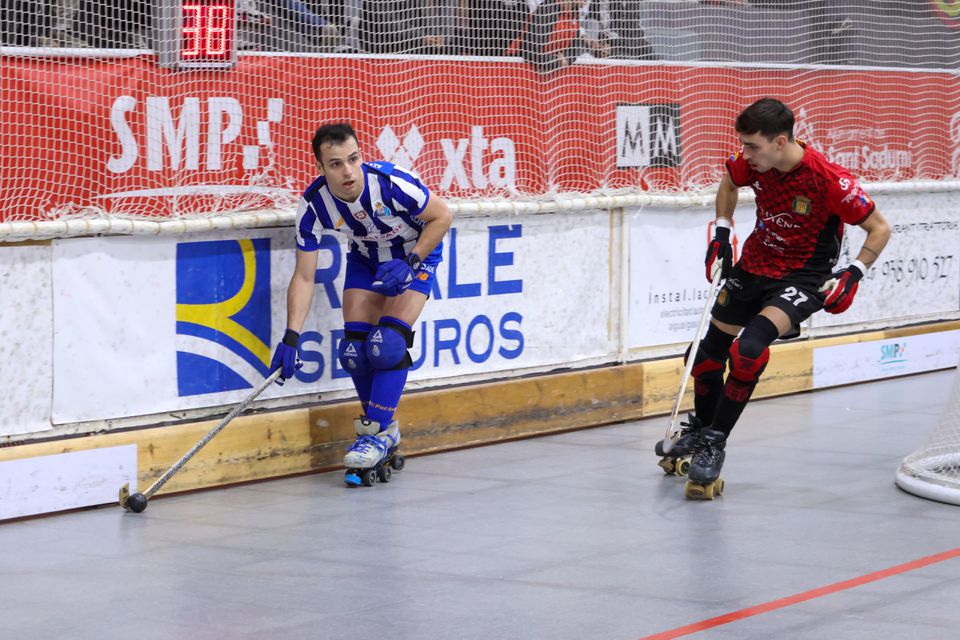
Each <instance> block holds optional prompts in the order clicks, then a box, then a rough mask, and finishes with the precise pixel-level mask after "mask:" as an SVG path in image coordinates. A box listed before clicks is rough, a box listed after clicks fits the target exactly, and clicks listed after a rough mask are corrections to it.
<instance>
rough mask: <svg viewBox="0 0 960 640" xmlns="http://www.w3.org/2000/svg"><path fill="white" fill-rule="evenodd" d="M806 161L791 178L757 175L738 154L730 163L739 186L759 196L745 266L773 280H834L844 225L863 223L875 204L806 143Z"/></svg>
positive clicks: (742, 264) (742, 260) (847, 174)
mask: <svg viewBox="0 0 960 640" xmlns="http://www.w3.org/2000/svg"><path fill="white" fill-rule="evenodd" d="M800 145H801V146H803V148H804V154H803V160H802V161H801V162H800V164H798V165H797V166H796V167H795V168H793V169H791V170H790V171H788V172H787V173H780V172H779V171H777V170H776V169H770V170H769V171H765V172H764V173H758V172H757V171H754V170H753V169H751V168H750V165H749V164H747V161H746V160H745V159H744V158H743V155H742V154H741V153H740V152H738V153H735V154H734V155H732V156H731V157H730V159H728V160H727V162H726V167H727V171H728V172H729V173H730V178H731V179H732V180H733V183H734V184H735V185H737V186H738V187H746V186H750V187H751V188H752V189H753V191H754V193H755V194H756V195H757V223H756V226H755V227H754V230H753V233H752V234H751V235H750V237H749V238H747V241H746V243H745V244H744V246H743V251H742V253H741V257H740V263H739V264H740V267H741V268H742V269H744V270H745V271H748V272H750V273H753V274H756V275H760V276H766V277H768V278H778V279H783V278H786V277H790V276H801V277H803V276H817V277H820V276H826V275H829V274H830V272H831V270H832V268H833V266H834V265H835V264H836V262H837V257H838V256H839V254H840V241H841V240H842V239H843V223H847V224H860V223H861V222H863V221H864V220H866V219H867V216H869V215H870V214H871V213H873V209H874V204H873V200H871V199H870V196H868V195H867V194H866V193H864V192H863V189H861V188H860V184H859V183H858V182H857V179H856V178H855V177H853V175H851V174H850V172H849V171H847V170H846V169H844V168H843V167H841V166H840V165H837V164H834V163H832V162H830V161H828V160H827V159H826V158H825V157H824V156H823V154H822V153H820V152H819V151H817V150H816V149H812V148H810V147H808V146H806V145H804V144H803V143H802V142H801V143H800Z"/></svg>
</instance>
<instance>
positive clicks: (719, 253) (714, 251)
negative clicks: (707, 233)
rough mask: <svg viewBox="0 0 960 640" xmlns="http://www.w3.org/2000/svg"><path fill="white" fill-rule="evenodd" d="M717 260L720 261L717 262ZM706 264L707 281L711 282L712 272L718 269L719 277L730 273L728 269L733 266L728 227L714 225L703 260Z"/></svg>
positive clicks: (724, 276)
mask: <svg viewBox="0 0 960 640" xmlns="http://www.w3.org/2000/svg"><path fill="white" fill-rule="evenodd" d="M717 260H719V261H720V262H719V263H718V262H717ZM704 264H705V265H706V266H707V282H713V272H714V270H715V269H720V277H721V278H726V277H727V276H729V275H730V269H732V268H733V245H731V244H730V229H729V228H727V227H716V228H715V230H714V232H713V240H711V241H710V246H708V247H707V259H706V260H704Z"/></svg>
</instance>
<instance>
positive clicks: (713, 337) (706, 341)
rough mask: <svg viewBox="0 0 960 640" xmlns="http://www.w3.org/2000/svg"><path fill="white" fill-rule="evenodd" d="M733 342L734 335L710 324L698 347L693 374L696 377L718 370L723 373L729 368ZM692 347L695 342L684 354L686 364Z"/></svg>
mask: <svg viewBox="0 0 960 640" xmlns="http://www.w3.org/2000/svg"><path fill="white" fill-rule="evenodd" d="M732 342H733V336H731V335H729V334H727V333H725V332H723V331H721V330H720V329H718V328H717V327H715V326H713V325H710V328H709V329H707V334H706V335H705V336H704V337H703V340H701V341H700V345H699V346H698V348H697V355H696V356H695V357H694V360H693V369H692V370H691V374H692V375H693V377H694V379H697V378H702V377H704V376H709V375H710V374H711V373H714V372H718V371H719V372H720V375H723V371H724V370H725V369H726V368H727V352H728V351H729V349H730V344H731V343H732ZM692 349H693V344H691V345H690V346H689V347H687V352H686V353H685V354H684V356H683V363H684V364H686V363H687V359H688V358H689V357H690V351H691V350H692Z"/></svg>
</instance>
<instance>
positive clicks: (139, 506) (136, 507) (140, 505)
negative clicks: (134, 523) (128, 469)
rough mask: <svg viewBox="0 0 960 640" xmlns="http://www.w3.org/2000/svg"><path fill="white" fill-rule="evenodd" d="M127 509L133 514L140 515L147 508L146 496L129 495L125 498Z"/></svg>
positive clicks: (139, 494) (138, 494)
mask: <svg viewBox="0 0 960 640" xmlns="http://www.w3.org/2000/svg"><path fill="white" fill-rule="evenodd" d="M127 508H128V509H130V511H133V512H134V513H141V512H142V511H143V510H144V509H146V508H147V496H145V495H143V494H142V493H131V494H130V497H129V498H127Z"/></svg>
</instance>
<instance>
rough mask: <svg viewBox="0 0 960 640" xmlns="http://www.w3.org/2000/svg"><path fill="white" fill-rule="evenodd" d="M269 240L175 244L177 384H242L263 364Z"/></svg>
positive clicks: (206, 389) (249, 383) (212, 389)
mask: <svg viewBox="0 0 960 640" xmlns="http://www.w3.org/2000/svg"><path fill="white" fill-rule="evenodd" d="M269 343H270V239H269V238H259V239H256V240H219V241H212V242H184V243H181V244H178V245H177V388H178V392H179V395H180V396H181V397H182V396H194V395H199V394H203V393H217V392H220V391H233V390H236V389H248V388H251V387H253V386H255V384H257V383H258V382H259V381H260V380H262V379H263V377H264V376H267V375H268V374H269V371H270V344H269Z"/></svg>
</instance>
